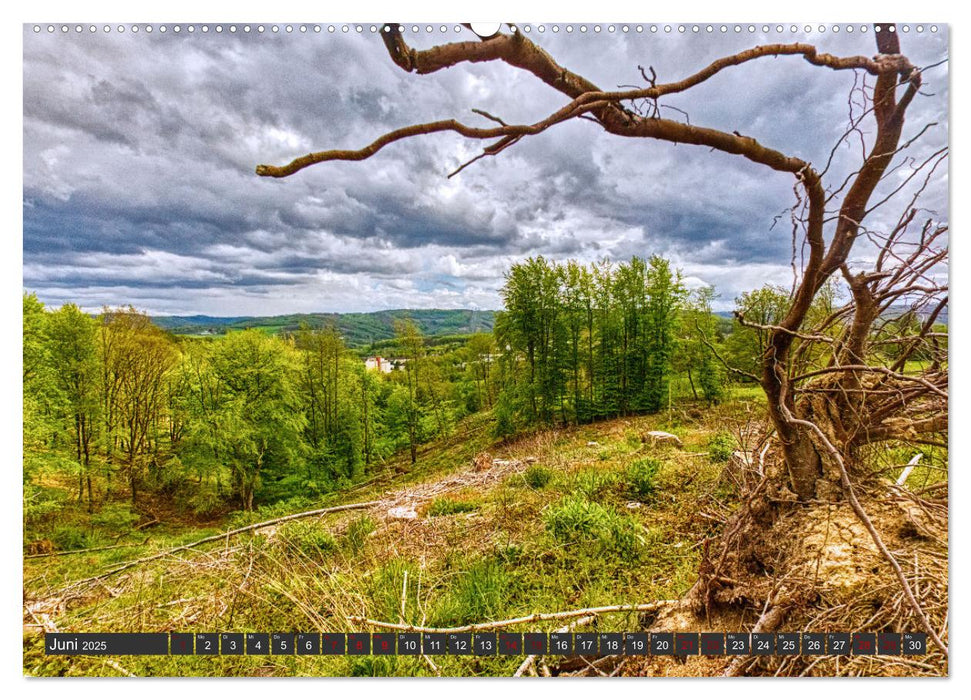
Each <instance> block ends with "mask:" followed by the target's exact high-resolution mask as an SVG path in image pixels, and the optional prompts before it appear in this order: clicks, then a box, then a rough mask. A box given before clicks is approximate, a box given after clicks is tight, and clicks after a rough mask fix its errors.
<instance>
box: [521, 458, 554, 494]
mask: <svg viewBox="0 0 971 700" xmlns="http://www.w3.org/2000/svg"><path fill="white" fill-rule="evenodd" d="M523 479H524V480H525V481H526V484H527V485H528V486H529V487H530V488H533V489H541V488H544V487H545V486H546V485H547V484H549V483H550V481H552V479H553V472H552V471H550V470H549V469H547V468H546V467H542V466H540V465H538V464H532V465H530V466H529V468H527V469H526V471H525V472H523Z"/></svg>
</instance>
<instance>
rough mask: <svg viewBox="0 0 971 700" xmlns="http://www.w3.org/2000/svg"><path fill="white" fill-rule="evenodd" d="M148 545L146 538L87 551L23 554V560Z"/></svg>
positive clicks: (91, 548) (73, 550) (89, 548)
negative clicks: (142, 540)
mask: <svg viewBox="0 0 971 700" xmlns="http://www.w3.org/2000/svg"><path fill="white" fill-rule="evenodd" d="M146 544H148V538H147V537H146V538H145V541H144V542H135V543H133V544H112V545H108V546H107V547H88V548H87V549H66V550H63V551H61V552H45V553H44V554H25V555H24V559H40V558H41V557H64V556H67V555H68V554H87V553H88V552H104V551H105V550H108V549H123V548H125V547H141V546H143V545H146Z"/></svg>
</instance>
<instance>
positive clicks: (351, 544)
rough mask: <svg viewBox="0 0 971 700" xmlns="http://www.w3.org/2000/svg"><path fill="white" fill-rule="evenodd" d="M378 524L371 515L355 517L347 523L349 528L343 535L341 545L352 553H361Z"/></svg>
mask: <svg viewBox="0 0 971 700" xmlns="http://www.w3.org/2000/svg"><path fill="white" fill-rule="evenodd" d="M377 527H378V526H377V524H376V523H375V522H374V519H373V518H372V517H371V516H369V515H362V516H360V517H358V518H354V520H352V521H351V522H350V523H348V524H347V529H346V530H345V531H344V534H343V536H342V537H341V545H342V546H343V547H345V548H346V549H347V550H348V552H349V553H351V554H359V553H360V552H361V550H363V549H364V545H365V544H367V539H368V537H370V536H371V534H372V533H373V532H374V531H375V530H377Z"/></svg>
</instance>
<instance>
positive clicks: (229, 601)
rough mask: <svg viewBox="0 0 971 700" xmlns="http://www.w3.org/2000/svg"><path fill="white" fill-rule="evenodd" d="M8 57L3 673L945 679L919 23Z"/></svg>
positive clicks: (939, 423)
mask: <svg viewBox="0 0 971 700" xmlns="http://www.w3.org/2000/svg"><path fill="white" fill-rule="evenodd" d="M405 9H407V8H405ZM267 12H268V13H270V14H272V7H269V8H267ZM79 13H80V14H83V11H79ZM405 14H407V13H406V12H405V11H404V10H402V12H401V15H402V16H401V17H400V19H407V18H406V17H404V15H405ZM632 19H634V18H632ZM22 34H23V36H22V38H23V197H22V203H23V281H22V287H23V329H22V337H23V380H22V381H23V384H22V399H23V480H22V490H23V601H22V616H23V674H24V675H25V676H42V677H47V676H72V677H76V676H126V677H130V676H151V677H157V676H205V677H209V676H219V677H224V676H245V677H252V676H272V677H290V676H318V677H319V676H328V677H329V676H339V677H340V676H394V677H413V676H424V677H596V678H606V677H656V676H678V677H682V676H690V677H731V676H748V677H789V678H794V677H804V676H829V677H832V676H837V677H849V676H854V677H857V676H895V677H942V676H947V675H948V674H949V664H948V643H949V617H948V611H949V596H948V575H949V567H948V553H949V544H948V541H949V526H948V515H949V511H948V495H949V491H948V489H949V486H948V464H949V461H948V439H949V432H948V407H949V394H948V391H949V381H948V380H949V361H948V358H949V354H948V350H949V341H948V338H949V332H948V328H949V325H948V324H949V319H948V300H949V286H948V285H949V280H948V244H949V189H948V172H949V162H948V143H949V131H948V129H949V123H948V111H949V99H950V93H949V78H948V71H949V64H948V59H949V44H948V35H949V32H948V26H947V25H946V24H942V23H939V24H934V23H930V22H927V23H913V22H911V23H895V24H894V23H877V24H872V23H854V24H845V23H838V24H833V23H810V24H806V23H804V22H802V23H791V22H784V23H778V22H773V23H762V22H756V23H744V24H724V23H650V22H634V21H632V22H629V23H622V22H615V23H607V22H603V23H596V22H587V23H563V22H548V23H543V22H534V23H495V24H463V23H454V22H428V21H422V22H391V23H342V22H338V23H327V22H307V23H300V22H296V23H280V22H270V21H268V22H264V23H255V22H254V23H233V22H209V23H200V22H184V23H177V22H169V23H134V24H132V23H117V22H109V23H105V22H104V21H100V22H94V23H92V22H81V23H77V22H74V23H46V22H44V23H31V22H28V23H27V24H24V25H23V29H22Z"/></svg>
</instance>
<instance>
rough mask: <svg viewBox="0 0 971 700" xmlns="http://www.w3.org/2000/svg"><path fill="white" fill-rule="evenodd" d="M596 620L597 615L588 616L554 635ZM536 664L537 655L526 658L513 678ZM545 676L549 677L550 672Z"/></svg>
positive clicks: (555, 632)
mask: <svg viewBox="0 0 971 700" xmlns="http://www.w3.org/2000/svg"><path fill="white" fill-rule="evenodd" d="M596 619H597V616H596V615H587V616H586V617H581V618H580V619H579V620H574V621H573V622H571V623H570V624H568V625H564V626H563V627H560V628H559V629H558V630H555V631H554V634H562V633H564V632H572V631H573V630H574V629H576V628H577V627H582V626H583V625H587V624H590V623H591V622H593V621H594V620H596ZM535 663H536V654H530V655H529V656H527V657H526V660H525V661H523V663H522V665H521V666H520V667H519V668H518V669H516V672H515V673H514V674H513V677H514V678H518V677H519V676H521V675H523V674H524V673H525V672H526V669H528V668H529V667H530V666H531V665H533V664H535ZM545 675H549V671H548V670H547V673H546V674H545Z"/></svg>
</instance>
